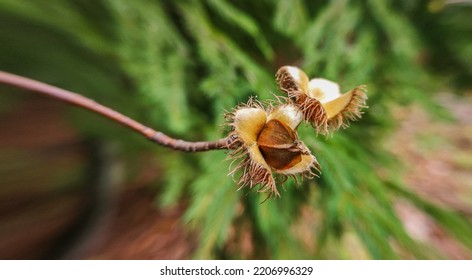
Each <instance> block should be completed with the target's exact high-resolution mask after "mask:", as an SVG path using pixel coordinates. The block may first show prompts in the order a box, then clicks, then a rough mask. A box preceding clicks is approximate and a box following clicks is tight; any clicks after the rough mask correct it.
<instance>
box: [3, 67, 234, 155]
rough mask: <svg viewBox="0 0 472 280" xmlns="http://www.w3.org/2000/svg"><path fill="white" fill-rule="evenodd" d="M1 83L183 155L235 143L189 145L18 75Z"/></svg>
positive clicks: (228, 139)
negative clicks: (103, 119) (104, 120)
mask: <svg viewBox="0 0 472 280" xmlns="http://www.w3.org/2000/svg"><path fill="white" fill-rule="evenodd" d="M0 83H2V84H6V85H10V86H14V87H18V88H21V89H26V90H30V91H34V92H37V93H40V94H43V95H46V96H49V97H52V98H54V99H57V100H60V101H64V102H67V103H69V104H72V105H75V106H78V107H81V108H84V109H87V110H89V111H92V112H95V113H97V114H99V115H102V116H105V117H107V118H109V119H110V120H112V121H115V122H117V123H120V124H121V125H123V126H126V127H128V128H130V129H132V130H134V131H136V132H138V133H140V134H142V135H144V136H145V137H146V138H148V139H149V140H151V141H153V142H155V143H157V144H159V145H162V146H164V147H169V148H172V149H175V150H179V151H185V152H201V151H209V150H218V149H232V145H233V144H234V143H233V142H234V139H232V138H231V137H226V138H222V139H219V140H216V141H202V142H189V141H184V140H180V139H175V138H172V137H170V136H167V135H165V134H164V133H162V132H159V131H155V130H154V129H152V128H149V127H147V126H145V125H143V124H141V123H139V122H137V121H135V120H133V119H131V118H129V117H127V116H125V115H123V114H121V113H118V112H117V111H114V110H112V109H110V108H108V107H105V106H103V105H101V104H99V103H97V102H95V101H93V100H92V99H89V98H86V97H84V96H82V95H80V94H77V93H74V92H71V91H68V90H64V89H61V88H58V87H55V86H51V85H48V84H45V83H42V82H39V81H35V80H32V79H28V78H25V77H21V76H18V75H14V74H10V73H7V72H3V71H0Z"/></svg>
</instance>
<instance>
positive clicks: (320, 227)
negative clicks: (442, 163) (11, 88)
mask: <svg viewBox="0 0 472 280" xmlns="http://www.w3.org/2000/svg"><path fill="white" fill-rule="evenodd" d="M471 16H472V7H470V6H461V5H445V2H443V1H422V0H402V1H387V0H386V1H376V0H366V1H347V0H333V1H307V0H293V1H267V0H263V1H227V0H202V1H191V0H183V1H165V0H163V1H149V0H135V1H125V0H100V1H97V0H81V1H73V0H47V1H46V0H23V1H14V0H0V40H1V44H0V53H1V55H0V68H1V69H2V70H6V71H10V72H13V73H17V74H20V75H24V76H27V77H31V78H35V79H38V80H41V81H44V82H47V83H51V84H54V85H57V86H60V87H63V88H66V89H69V90H73V91H76V92H80V93H83V94H84V95H86V96H88V97H92V98H94V99H96V100H97V101H99V102H101V103H103V104H105V105H107V106H110V107H112V108H114V109H117V110H118V111H120V112H122V113H124V114H127V115H129V116H130V117H133V118H135V119H138V120H140V121H141V122H143V123H146V124H149V125H150V126H151V127H154V128H156V129H159V130H161V131H163V132H165V133H168V134H170V135H172V136H175V137H179V138H185V139H188V140H202V139H208V140H210V139H216V138H219V137H222V136H223V134H222V131H221V130H222V129H221V127H220V125H221V124H222V123H223V121H224V120H223V114H224V112H225V110H226V111H229V110H231V108H233V107H234V106H235V105H237V104H238V103H242V102H246V101H247V99H248V97H249V96H253V95H257V96H258V98H259V99H268V98H273V96H272V94H273V93H275V94H279V92H278V90H277V87H276V84H275V81H274V74H275V72H276V70H277V69H278V67H280V66H282V65H297V66H299V67H300V68H302V69H303V70H304V71H305V72H306V73H307V74H309V75H310V76H312V77H315V76H318V77H325V78H328V79H332V80H335V81H338V82H339V83H340V85H341V87H342V90H343V91H347V90H348V89H351V88H353V87H355V86H357V85H360V84H367V85H368V91H369V92H368V96H369V100H368V105H369V107H370V108H369V109H368V110H366V111H365V114H364V117H363V118H362V120H361V121H359V122H356V123H353V124H352V125H351V127H350V128H349V129H347V130H344V131H340V132H337V133H335V134H334V135H333V136H332V137H329V138H324V137H319V136H318V137H317V135H316V134H315V132H314V130H313V129H311V128H301V130H300V132H299V133H300V136H301V139H303V140H304V142H305V143H306V144H307V145H308V146H309V147H310V148H311V149H312V151H313V154H314V155H316V157H317V158H318V160H319V162H320V164H321V166H322V175H321V177H320V178H319V179H313V180H305V181H304V182H303V183H302V184H301V185H299V186H298V187H296V186H295V184H294V182H292V181H290V180H289V182H288V183H287V184H286V185H285V187H284V190H282V192H281V194H282V198H281V199H276V200H269V201H267V202H265V203H263V204H261V201H262V200H264V199H265V196H264V195H259V194H257V193H249V194H248V193H247V190H245V189H243V190H240V191H237V188H236V184H235V183H234V182H233V180H232V178H230V177H228V176H227V173H228V165H229V162H228V161H226V162H225V154H224V153H223V152H218V151H214V152H208V153H205V154H193V155H191V154H190V155H189V154H183V153H178V152H174V151H170V150H166V149H164V148H160V147H154V146H152V144H150V143H143V142H144V141H143V140H142V139H140V138H138V137H135V136H134V135H132V136H130V135H128V134H131V133H128V132H127V131H124V129H122V128H120V127H118V126H116V125H114V124H110V122H108V121H102V120H97V119H98V118H96V117H95V116H91V114H80V120H79V118H78V117H76V118H75V119H76V120H77V121H76V123H77V126H78V127H80V129H81V130H83V131H84V132H85V133H87V134H92V135H95V136H97V137H102V138H108V139H114V140H116V141H119V142H121V144H122V147H123V149H125V150H126V151H128V152H129V153H130V154H136V153H137V154H139V153H153V154H154V157H155V158H156V160H157V161H158V162H159V164H160V166H162V170H161V171H159V172H162V175H163V176H162V178H161V180H159V181H158V182H156V185H159V186H160V187H158V188H157V189H158V193H157V199H156V201H157V202H158V203H159V205H160V206H161V207H168V206H171V205H173V204H175V203H177V202H178V201H181V200H182V199H185V201H188V204H189V206H188V208H187V210H186V213H185V215H184V217H183V222H185V223H186V224H187V225H188V226H189V228H191V229H194V230H196V231H197V232H198V233H199V240H200V242H199V246H198V248H197V250H196V253H195V257H196V258H274V259H286V258H294V259H300V258H351V257H355V256H356V252H349V251H346V250H347V249H346V248H343V246H344V245H343V238H344V237H345V236H351V237H352V236H354V239H355V240H358V243H359V244H360V245H359V246H360V248H362V249H361V250H365V251H366V252H367V254H368V257H370V258H375V259H397V258H440V257H441V255H439V254H438V253H437V252H433V250H432V249H429V248H428V247H427V246H426V245H427V244H421V243H418V242H417V241H415V240H413V239H412V238H411V237H410V236H409V235H408V234H407V233H406V231H405V229H404V227H403V225H402V223H401V221H400V220H399V218H398V217H397V216H396V214H395V209H394V202H395V201H396V200H398V199H404V200H408V201H410V202H411V203H412V204H414V205H416V206H417V207H418V208H419V209H421V210H422V211H424V212H425V213H426V214H428V215H430V216H431V217H432V218H433V219H434V220H435V221H437V222H438V223H439V224H441V225H443V226H444V227H445V228H446V229H447V230H448V232H449V233H450V234H452V235H454V236H455V237H456V238H457V239H458V240H459V241H460V242H462V243H463V244H464V245H465V246H466V247H468V248H469V249H472V226H471V224H470V221H469V220H467V219H466V218H465V217H463V216H461V214H459V213H456V212H454V211H451V210H448V209H443V208H441V207H438V206H435V205H434V204H432V203H429V202H427V201H425V200H424V199H422V198H420V197H419V196H417V195H415V194H414V193H412V192H411V191H409V190H408V188H406V187H405V186H403V185H402V182H401V181H400V180H399V179H398V178H400V175H401V168H400V164H399V163H398V162H397V161H396V160H395V159H394V157H392V156H391V155H390V154H389V153H388V152H387V151H385V149H384V148H383V146H382V145H383V141H384V139H386V137H388V136H389V135H390V134H391V132H392V131H393V129H394V128H395V122H394V120H393V117H392V114H391V109H392V105H395V104H400V105H405V104H410V103H412V102H416V103H420V104H422V105H423V106H424V107H425V108H426V109H427V110H428V111H429V112H431V114H432V115H435V116H444V115H445V113H444V110H443V109H442V108H441V107H439V106H437V105H436V104H435V103H434V102H433V101H432V95H433V93H434V92H437V91H438V90H439V89H443V88H459V87H465V86H468V87H470V86H471V81H472V49H471V43H472V40H471V39H472V38H471V36H470V34H472V30H471V29H472V25H471V24H470V17H471ZM1 98H3V97H1ZM304 211H305V212H308V213H311V214H312V216H310V217H312V219H315V220H311V219H310V218H306V217H304V215H302V213H304ZM313 217H314V218H313ZM300 225H303V228H304V232H308V233H309V234H308V236H309V238H307V237H306V236H304V235H302V234H299V232H298V229H297V228H298V227H300ZM247 232H249V233H250V236H251V238H252V244H253V246H254V249H253V251H251V252H250V253H247V252H245V251H244V250H243V249H229V248H230V246H227V245H228V243H230V242H233V243H234V242H236V241H235V240H238V236H243V235H244V234H247ZM307 242H308V243H312V244H311V245H310V246H307V245H306V244H307ZM313 244H314V245H313Z"/></svg>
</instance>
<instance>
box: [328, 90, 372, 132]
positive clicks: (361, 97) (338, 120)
mask: <svg viewBox="0 0 472 280" xmlns="http://www.w3.org/2000/svg"><path fill="white" fill-rule="evenodd" d="M366 91H367V89H366V86H365V85H361V86H358V87H356V88H355V89H353V90H352V97H351V100H350V102H349V104H348V105H347V106H346V107H345V108H344V109H343V110H342V111H341V112H339V113H338V114H337V115H335V116H334V117H332V118H330V119H329V120H328V130H329V131H334V130H337V129H339V128H346V127H348V126H349V123H350V122H351V121H355V120H358V119H360V118H361V117H362V111H361V109H363V108H367V106H366V100H367V95H366Z"/></svg>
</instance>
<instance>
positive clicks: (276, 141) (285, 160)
mask: <svg viewBox="0 0 472 280" xmlns="http://www.w3.org/2000/svg"><path fill="white" fill-rule="evenodd" d="M296 140H297V137H296V135H295V133H294V132H293V131H292V130H291V129H290V128H289V127H287V126H286V125H284V124H283V123H282V122H280V121H278V120H275V119H273V120H270V121H268V122H267V123H266V124H265V125H264V128H262V131H261V133H260V134H259V137H258V138H257V144H258V145H259V150H260V151H261V153H262V156H263V157H264V159H265V161H266V162H267V164H268V165H269V166H270V167H272V168H275V169H278V170H285V169H288V168H291V167H293V166H294V165H295V164H297V163H299V162H300V161H301V160H302V152H301V151H297V150H294V149H293V148H294V146H296V144H295V142H296Z"/></svg>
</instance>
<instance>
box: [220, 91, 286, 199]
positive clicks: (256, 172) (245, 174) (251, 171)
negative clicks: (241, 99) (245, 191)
mask: <svg viewBox="0 0 472 280" xmlns="http://www.w3.org/2000/svg"><path fill="white" fill-rule="evenodd" d="M269 107H270V108H272V106H269ZM247 108H255V109H262V110H264V111H265V112H267V110H266V109H265V108H264V106H263V105H262V104H261V103H260V102H259V101H257V100H255V99H254V98H250V99H249V101H248V102H247V103H246V104H241V105H239V106H238V107H236V108H235V110H233V112H230V113H227V114H226V115H225V118H226V120H227V124H228V125H229V126H230V127H231V132H230V137H231V138H233V139H236V140H235V142H236V143H237V144H235V146H238V148H237V149H236V150H233V151H232V152H231V153H229V154H228V159H230V160H232V164H231V165H230V166H232V165H233V163H235V162H238V164H237V165H236V167H235V168H234V169H233V170H232V171H231V172H230V173H229V174H228V175H230V176H234V175H235V174H236V173H237V172H238V171H241V172H242V173H241V177H240V178H239V179H238V182H237V184H238V186H239V189H242V188H244V187H249V189H253V188H254V187H256V186H258V185H259V186H260V188H259V190H258V191H260V192H268V193H269V196H276V197H277V196H278V197H280V193H279V192H278V190H277V186H276V184H275V180H274V178H273V176H272V172H271V170H270V168H269V167H268V166H264V165H263V164H261V163H258V162H256V161H255V160H254V159H253V157H251V155H250V152H249V149H250V148H251V147H252V146H253V145H257V144H256V143H254V144H252V145H251V146H248V144H247V143H244V141H243V140H242V139H241V138H240V137H239V135H238V134H237V133H236V131H235V130H236V127H235V113H236V112H237V111H238V110H240V109H247ZM239 189H238V190H239Z"/></svg>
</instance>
